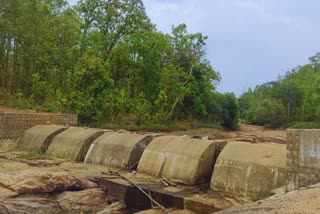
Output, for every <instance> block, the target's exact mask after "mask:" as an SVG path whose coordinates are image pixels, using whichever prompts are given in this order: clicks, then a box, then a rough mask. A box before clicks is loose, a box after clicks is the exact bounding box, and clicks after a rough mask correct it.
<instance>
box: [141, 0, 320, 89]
mask: <svg viewBox="0 0 320 214" xmlns="http://www.w3.org/2000/svg"><path fill="white" fill-rule="evenodd" d="M144 3H145V6H146V10H147V13H148V15H149V16H150V17H151V20H152V21H153V22H154V23H155V24H157V26H158V29H160V30H161V31H164V32H170V29H171V26H172V25H177V24H180V23H186V24H187V26H188V29H189V31H190V32H195V31H197V32H202V33H204V34H205V35H208V36H209V40H208V41H207V44H208V47H207V49H208V58H209V59H210V61H211V62H212V64H213V66H214V67H215V68H217V69H218V70H219V71H220V73H221V75H222V83H221V86H220V90H222V91H234V92H236V93H237V94H240V93H242V92H243V88H248V87H249V86H251V87H252V86H255V85H256V84H261V83H263V82H266V81H270V80H274V79H276V78H277V76H278V74H280V73H284V71H285V70H287V69H290V68H292V67H294V66H296V65H298V64H303V63H307V58H308V57H309V56H311V55H313V54H315V53H316V52H317V51H320V40H319V39H318V38H319V36H320V29H319V27H318V23H317V21H316V20H320V14H318V12H317V9H316V8H320V1H317V0H308V1H299V0H281V1H278V0H186V1H182V0H173V1H164V0H162V1H161V0H145V1H144Z"/></svg>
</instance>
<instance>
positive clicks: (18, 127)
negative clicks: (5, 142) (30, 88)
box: [0, 112, 78, 139]
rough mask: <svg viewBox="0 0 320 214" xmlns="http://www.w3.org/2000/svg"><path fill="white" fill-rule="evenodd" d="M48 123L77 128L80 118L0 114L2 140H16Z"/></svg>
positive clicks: (63, 115) (55, 115) (31, 114)
mask: <svg viewBox="0 0 320 214" xmlns="http://www.w3.org/2000/svg"><path fill="white" fill-rule="evenodd" d="M48 123H50V124H61V125H70V126H76V125H77V123H78V117H77V115H75V114H47V113H7V112H0V139H16V138H19V137H20V136H21V135H22V134H23V132H24V131H25V130H27V129H29V128H31V127H32V126H35V125H41V124H48Z"/></svg>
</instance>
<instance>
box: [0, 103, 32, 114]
mask: <svg viewBox="0 0 320 214" xmlns="http://www.w3.org/2000/svg"><path fill="white" fill-rule="evenodd" d="M0 112H10V113H12V112H13V113H27V112H32V113H34V112H36V111H34V110H28V109H17V108H12V107H9V106H6V105H3V104H0Z"/></svg>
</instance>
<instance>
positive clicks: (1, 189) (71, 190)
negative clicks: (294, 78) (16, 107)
mask: <svg viewBox="0 0 320 214" xmlns="http://www.w3.org/2000/svg"><path fill="white" fill-rule="evenodd" d="M162 134H167V133H161V134H160V135H162ZM170 134H173V135H187V136H189V137H196V136H208V137H209V139H229V140H230V139H232V140H234V141H237V140H242V141H243V140H245V141H250V142H276V143H285V141H286V133H285V131H281V130H280V131H274V130H264V129H263V128H262V127H256V126H249V125H241V130H240V131H235V132H223V131H220V130H217V129H190V130H187V131H179V132H175V133H170ZM110 171H112V172H116V171H117V172H119V173H120V174H121V175H123V176H125V177H126V178H128V179H130V180H131V181H133V182H134V183H136V184H141V185H146V184H153V185H154V184H157V185H158V186H159V185H160V186H161V182H160V179H155V178H152V177H150V176H146V175H142V174H139V173H136V172H132V171H131V172H128V171H119V170H115V169H110V168H107V167H105V166H101V165H90V164H82V163H74V162H68V161H65V160H61V159H55V158H51V157H47V156H45V155H40V154H33V153H27V152H24V151H18V150H16V144H15V142H12V141H2V142H0V213H22V212H27V213H28V212H29V213H35V212H36V213H115V214H117V213H132V211H131V210H128V209H127V207H126V204H125V203H124V202H123V201H121V200H118V199H116V198H113V197H110V196H108V190H107V189H105V188H103V187H101V186H99V185H98V183H97V182H96V181H97V178H100V179H112V177H113V175H110ZM110 177H111V178H110ZM116 180H119V178H118V177H117V178H116ZM125 182H126V181H125ZM160 188H162V187H160ZM163 189H164V190H165V191H168V192H172V194H175V193H179V194H180V193H181V194H182V195H184V197H186V198H188V199H190V200H192V201H196V202H199V203H200V204H201V203H203V204H206V205H209V206H211V207H214V208H216V209H217V210H222V209H226V208H229V207H232V206H234V205H240V204H242V203H244V202H247V201H248V199H246V198H243V199H234V198H231V197H227V196H226V195H222V194H220V193H216V192H212V191H210V190H209V187H208V186H206V187H205V188H202V187H195V188H194V187H187V186H183V185H178V186H177V187H163ZM235 211H236V212H240V211H239V210H235ZM154 212H155V213H161V211H160V210H155V211H151V210H149V211H145V212H144V213H154ZM170 212H172V213H192V212H191V211H188V210H185V211H174V212H173V210H170ZM206 213H209V211H207V212H206Z"/></svg>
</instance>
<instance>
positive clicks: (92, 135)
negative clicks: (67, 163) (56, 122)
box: [47, 127, 104, 161]
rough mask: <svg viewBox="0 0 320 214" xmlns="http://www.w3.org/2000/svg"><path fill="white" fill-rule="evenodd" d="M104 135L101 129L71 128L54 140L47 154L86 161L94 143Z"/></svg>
mask: <svg viewBox="0 0 320 214" xmlns="http://www.w3.org/2000/svg"><path fill="white" fill-rule="evenodd" d="M103 133H104V132H103V131H102V130H100V129H90V128H76V127H70V128H68V129H67V130H65V131H64V132H62V133H60V134H58V135H57V136H56V137H55V138H54V139H53V141H52V143H51V144H50V146H49V148H48V150H47V154H48V155H50V156H53V157H57V158H63V159H67V160H73V161H84V158H85V156H86V154H87V152H88V150H89V148H90V145H91V144H92V142H93V141H94V140H95V139H96V138H97V137H99V136H100V135H102V134H103Z"/></svg>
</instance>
